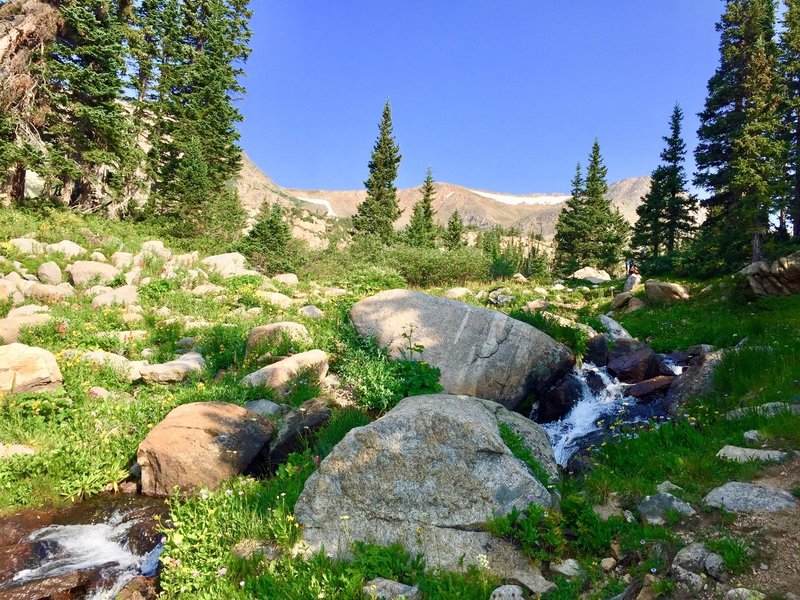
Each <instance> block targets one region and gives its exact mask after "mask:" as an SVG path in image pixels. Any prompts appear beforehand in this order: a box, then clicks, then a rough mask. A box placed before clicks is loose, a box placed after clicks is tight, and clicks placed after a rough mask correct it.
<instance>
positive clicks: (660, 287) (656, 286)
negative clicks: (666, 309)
mask: <svg viewBox="0 0 800 600" xmlns="http://www.w3.org/2000/svg"><path fill="white" fill-rule="evenodd" d="M644 291H645V293H646V294H647V297H648V298H649V299H650V300H651V301H653V302H655V303H657V304H668V303H670V302H677V301H679V300H688V299H689V292H688V291H687V290H686V288H685V287H683V286H682V285H680V284H678V283H668V282H666V281H659V280H658V279H648V280H647V282H645V284H644Z"/></svg>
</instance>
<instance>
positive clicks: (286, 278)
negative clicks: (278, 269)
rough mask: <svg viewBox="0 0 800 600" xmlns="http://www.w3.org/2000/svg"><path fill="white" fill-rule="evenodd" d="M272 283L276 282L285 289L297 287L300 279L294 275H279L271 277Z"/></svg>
mask: <svg viewBox="0 0 800 600" xmlns="http://www.w3.org/2000/svg"><path fill="white" fill-rule="evenodd" d="M272 280H273V281H277V282H278V283H280V284H283V285H285V286H287V287H297V286H298V285H299V284H300V279H299V278H298V277H297V275H295V274H294V273H281V274H279V275H274V276H273V277H272Z"/></svg>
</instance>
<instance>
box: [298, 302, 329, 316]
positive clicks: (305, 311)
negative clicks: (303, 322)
mask: <svg viewBox="0 0 800 600" xmlns="http://www.w3.org/2000/svg"><path fill="white" fill-rule="evenodd" d="M297 312H298V313H299V314H300V315H302V316H304V317H306V318H308V319H321V318H322V317H324V316H325V314H324V313H323V312H322V311H321V310H320V309H319V308H317V307H316V306H314V305H313V304H311V305H309V306H304V307H303V308H301V309H300V310H298V311H297Z"/></svg>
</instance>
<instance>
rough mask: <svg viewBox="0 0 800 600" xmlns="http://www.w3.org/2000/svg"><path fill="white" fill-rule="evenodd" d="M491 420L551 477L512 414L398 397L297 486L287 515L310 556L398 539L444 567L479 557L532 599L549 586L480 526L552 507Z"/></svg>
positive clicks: (548, 457)
mask: <svg viewBox="0 0 800 600" xmlns="http://www.w3.org/2000/svg"><path fill="white" fill-rule="evenodd" d="M499 423H507V424H508V425H509V426H510V427H511V428H512V429H515V430H516V431H518V432H519V433H520V434H521V435H522V436H523V438H524V439H525V440H526V443H527V445H528V446H529V448H530V450H531V452H532V453H533V455H534V456H535V457H536V458H537V459H538V460H539V462H540V463H541V464H542V465H543V467H544V468H545V469H547V470H548V471H549V472H550V473H551V474H552V476H553V477H555V476H556V473H557V468H556V465H555V460H554V458H553V453H552V449H551V447H550V443H549V441H548V438H547V435H546V434H545V432H544V430H542V428H541V427H539V426H538V425H536V424H535V423H533V422H531V421H529V420H527V419H525V418H524V417H522V416H521V415H518V414H515V413H511V412H509V411H507V410H505V409H504V408H503V407H502V406H500V405H498V404H496V403H493V402H488V401H486V400H479V399H476V398H471V397H468V396H451V395H443V394H442V395H429V396H415V397H411V398H406V399H405V400H403V401H402V402H400V404H398V405H397V406H396V407H395V408H394V409H393V410H392V411H390V412H389V413H388V414H387V415H386V416H384V417H383V418H381V419H379V420H377V421H375V422H373V423H371V424H369V425H367V426H365V427H359V428H356V429H354V430H352V431H350V432H349V433H348V434H347V435H346V436H345V438H344V440H343V441H342V442H341V443H340V444H339V445H337V446H336V447H335V448H334V450H333V452H332V453H331V454H330V455H329V456H328V457H327V458H326V459H325V460H323V461H322V464H321V465H320V467H319V469H318V470H317V471H316V472H315V473H314V474H313V475H312V476H311V477H310V478H309V479H308V481H307V482H306V485H305V489H304V490H303V493H302V495H301V496H300V499H299V500H298V502H297V504H296V506H295V517H296V518H297V521H298V522H299V523H300V524H301V525H302V526H303V538H304V540H305V542H306V543H307V544H308V546H309V547H310V550H311V551H312V552H314V551H317V550H319V549H320V548H321V547H323V546H324V547H325V550H326V552H327V553H329V554H331V555H333V556H341V557H349V556H350V544H351V542H352V541H354V540H364V541H370V542H373V543H376V544H381V545H388V544H392V543H401V544H403V545H404V546H405V547H406V548H407V549H408V550H409V551H410V552H411V554H412V555H414V554H417V553H422V554H424V555H425V557H426V559H427V561H428V565H429V566H431V567H441V568H445V569H450V570H462V569H464V568H465V567H466V566H467V565H468V564H470V563H474V562H475V560H476V557H477V556H478V555H485V556H486V557H487V558H488V562H489V569H490V570H492V571H494V572H496V573H498V574H500V575H502V576H504V577H506V578H509V579H511V580H514V581H516V582H518V583H521V584H523V585H525V586H526V587H528V588H530V589H531V590H533V591H534V592H537V593H542V592H544V591H546V590H548V589H551V588H552V584H549V583H548V582H546V581H545V580H544V579H542V577H541V575H540V574H539V573H538V572H537V571H536V570H534V569H532V568H531V567H530V563H529V561H528V560H527V559H526V558H525V557H524V556H523V555H522V554H521V553H520V552H519V550H518V549H517V548H516V547H515V546H514V545H513V544H510V543H508V542H506V541H504V540H501V539H498V538H494V537H492V536H491V535H490V534H488V533H486V532H484V531H482V530H481V529H482V527H483V525H484V524H485V523H486V521H487V520H488V519H490V518H492V517H493V516H496V515H502V514H507V513H508V512H510V511H511V510H512V509H513V508H517V509H522V508H524V507H526V506H527V505H528V503H529V502H535V503H538V504H540V505H543V506H551V505H552V504H553V497H552V496H551V494H550V492H549V491H548V490H547V488H546V487H545V486H544V485H543V484H542V483H541V482H540V481H539V480H537V479H536V478H535V477H534V476H533V475H532V474H531V473H530V472H529V471H528V469H527V467H526V466H525V465H524V464H523V463H522V462H521V461H519V460H517V459H516V458H514V456H513V455H512V454H511V451H510V450H509V449H508V448H507V447H506V446H505V444H504V443H503V441H502V439H501V438H500V435H499V432H498V424H499ZM464 557H465V560H462V558H464Z"/></svg>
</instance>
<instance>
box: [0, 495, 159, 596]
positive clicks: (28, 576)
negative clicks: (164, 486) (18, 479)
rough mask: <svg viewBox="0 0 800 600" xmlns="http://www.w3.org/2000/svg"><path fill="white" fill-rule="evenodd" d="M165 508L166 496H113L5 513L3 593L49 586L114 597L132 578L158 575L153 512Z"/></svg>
mask: <svg viewBox="0 0 800 600" xmlns="http://www.w3.org/2000/svg"><path fill="white" fill-rule="evenodd" d="M165 509H166V507H165V505H164V502H163V501H158V500H153V499H149V498H144V497H142V496H120V495H116V496H99V497H96V498H93V499H91V500H88V501H85V502H81V503H78V504H75V505H73V506H72V507H70V508H67V509H63V510H56V511H23V512H22V513H18V514H16V515H13V516H9V517H2V518H0V599H2V598H4V597H6V595H7V594H8V597H20V598H21V597H28V596H30V597H40V596H39V595H37V594H41V593H42V590H47V591H48V592H49V591H50V590H51V589H52V590H53V591H57V592H61V593H63V594H64V595H63V596H60V595H59V596H57V597H59V598H61V597H64V598H85V599H87V600H101V599H103V600H105V599H113V598H116V597H117V594H118V593H119V591H120V590H121V589H122V588H123V587H124V586H125V585H126V584H127V583H128V582H129V581H131V580H132V579H133V578H135V577H137V576H144V577H152V576H154V575H155V574H156V570H157V568H158V559H159V556H160V554H161V550H162V545H161V535H160V534H159V533H158V531H157V530H156V525H155V516H156V515H159V514H164V513H165ZM42 525H44V526H42ZM76 574H77V575H76ZM12 594H17V596H12Z"/></svg>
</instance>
